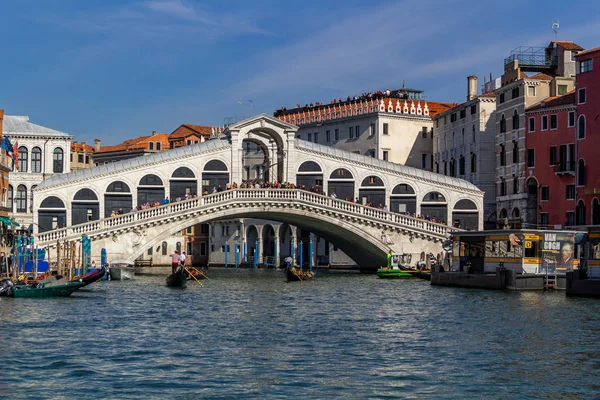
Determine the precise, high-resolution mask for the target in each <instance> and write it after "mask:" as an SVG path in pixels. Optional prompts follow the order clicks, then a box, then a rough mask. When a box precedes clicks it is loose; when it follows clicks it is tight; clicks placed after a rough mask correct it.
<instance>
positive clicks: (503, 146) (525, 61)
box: [494, 41, 583, 228]
mask: <svg viewBox="0 0 600 400" xmlns="http://www.w3.org/2000/svg"><path fill="white" fill-rule="evenodd" d="M581 50H583V49H582V48H581V47H580V46H578V45H576V44H575V43H573V42H565V41H560V42H558V41H554V42H551V43H550V44H549V45H548V46H547V47H546V48H532V47H527V48H518V49H516V50H514V51H513V52H512V53H511V55H510V56H509V57H507V58H505V59H504V74H503V75H502V78H501V85H502V86H501V87H500V88H498V89H496V90H495V92H494V93H495V94H496V167H497V169H496V185H497V188H496V210H497V213H498V214H497V220H498V225H499V226H500V227H512V228H518V227H529V226H531V227H535V226H536V225H537V223H538V221H537V196H536V195H533V194H532V195H529V193H528V192H527V191H526V190H525V182H526V180H527V173H528V171H527V168H526V164H525V149H526V127H525V123H526V121H525V109H526V108H528V107H530V106H532V105H533V104H535V103H538V102H540V101H542V100H544V99H546V98H547V97H549V96H553V95H562V94H565V93H567V92H569V91H570V90H572V89H573V87H574V85H575V54H576V53H577V52H578V51H581ZM526 72H537V73H535V74H534V75H531V76H527V74H526Z"/></svg>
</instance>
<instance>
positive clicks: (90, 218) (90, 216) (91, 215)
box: [87, 208, 94, 222]
mask: <svg viewBox="0 0 600 400" xmlns="http://www.w3.org/2000/svg"><path fill="white" fill-rule="evenodd" d="M93 220H94V210H92V209H91V208H88V209H87V221H88V222H89V221H93Z"/></svg>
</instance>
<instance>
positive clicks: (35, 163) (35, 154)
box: [31, 147, 42, 172]
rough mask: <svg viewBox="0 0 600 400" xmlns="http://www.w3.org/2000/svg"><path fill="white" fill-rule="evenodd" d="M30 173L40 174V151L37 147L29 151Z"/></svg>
mask: <svg viewBox="0 0 600 400" xmlns="http://www.w3.org/2000/svg"><path fill="white" fill-rule="evenodd" d="M31 172H42V150H41V149H40V148H39V147H34V148H33V150H31Z"/></svg>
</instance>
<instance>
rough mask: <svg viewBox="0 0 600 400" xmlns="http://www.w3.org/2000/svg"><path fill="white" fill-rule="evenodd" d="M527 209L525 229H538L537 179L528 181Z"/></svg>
mask: <svg viewBox="0 0 600 400" xmlns="http://www.w3.org/2000/svg"><path fill="white" fill-rule="evenodd" d="M526 186H527V208H526V210H525V223H526V225H525V227H526V228H537V226H538V213H539V210H538V205H539V202H538V186H539V185H538V181H537V179H535V178H529V179H528V180H527V184H526Z"/></svg>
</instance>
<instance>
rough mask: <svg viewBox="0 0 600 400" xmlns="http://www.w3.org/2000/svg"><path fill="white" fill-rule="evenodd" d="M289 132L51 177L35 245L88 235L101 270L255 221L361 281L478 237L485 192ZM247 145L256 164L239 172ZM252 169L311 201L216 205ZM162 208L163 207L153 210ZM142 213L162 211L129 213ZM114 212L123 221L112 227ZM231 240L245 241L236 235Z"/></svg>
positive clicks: (261, 132) (242, 198)
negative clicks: (321, 251)
mask: <svg viewBox="0 0 600 400" xmlns="http://www.w3.org/2000/svg"><path fill="white" fill-rule="evenodd" d="M297 129H298V128H297V127H296V126H294V125H290V124H287V123H285V122H283V121H280V120H277V119H274V118H272V117H270V116H267V115H264V114H263V115H259V116H257V117H254V118H251V119H248V120H245V121H241V122H239V123H237V124H235V125H231V126H229V127H228V128H227V129H226V130H225V131H224V136H223V137H222V138H220V139H213V140H209V141H206V142H204V143H200V144H193V145H189V146H185V147H180V148H177V149H173V150H168V151H164V152H159V153H156V154H153V155H150V156H145V157H138V158H132V159H129V160H124V161H121V162H117V163H112V164H106V165H102V166H98V167H95V168H91V169H86V170H79V171H75V172H71V173H68V174H62V175H54V176H52V177H51V178H49V179H48V180H46V181H44V182H42V183H41V184H39V185H38V187H37V188H36V189H35V191H34V200H33V201H34V204H33V206H34V210H36V211H35V215H34V222H35V223H34V226H35V227H36V228H37V229H36V230H37V231H36V235H35V236H36V240H37V242H36V243H37V244H38V245H40V246H49V247H53V246H56V243H57V241H59V240H80V239H81V235H83V234H86V235H87V236H88V237H90V238H91V239H92V243H93V246H92V257H94V258H99V253H100V249H102V248H106V249H107V253H108V254H109V258H110V259H117V258H119V259H125V260H129V261H133V260H134V259H136V258H137V257H139V256H140V255H142V254H143V253H144V252H145V251H146V249H148V248H151V247H155V246H157V245H160V243H161V242H162V241H163V239H164V238H165V237H167V236H171V235H173V234H175V233H177V232H180V231H182V230H183V229H185V228H187V227H190V226H192V225H196V224H199V223H208V222H211V221H222V220H232V219H237V218H261V219H266V220H271V221H279V222H282V223H285V224H289V225H290V226H297V227H300V228H302V229H304V230H307V231H310V232H312V233H314V234H316V235H318V236H319V237H322V238H324V239H326V240H328V241H329V242H331V243H333V244H335V246H337V247H338V248H339V249H341V250H342V251H344V252H345V253H346V254H347V255H348V256H350V257H351V258H352V259H353V260H354V261H355V262H356V263H357V264H358V265H360V266H361V267H362V268H365V269H370V268H376V267H379V266H380V265H383V264H384V263H385V259H386V253H387V252H388V251H390V250H391V251H392V252H405V253H412V254H413V255H418V254H421V253H422V252H425V253H429V252H434V253H437V252H439V251H440V249H441V243H442V242H443V240H444V239H445V238H446V237H447V236H448V234H449V232H450V231H451V230H452V229H454V228H452V225H454V224H456V223H458V224H459V225H460V227H461V228H467V229H481V227H482V224H483V215H482V210H483V192H481V191H480V190H479V189H478V188H477V187H476V186H474V185H473V184H471V183H469V182H467V181H464V180H461V179H457V178H452V177H447V176H444V175H439V174H435V173H433V172H430V171H425V170H420V169H416V168H412V167H406V166H402V165H398V164H393V163H389V162H387V161H383V160H378V159H375V158H372V157H367V156H362V155H358V154H354V153H349V152H346V151H342V150H339V149H336V148H333V147H328V146H324V145H319V144H315V143H311V142H306V141H302V140H299V139H297V138H296V137H295V133H296V130H297ZM250 145H252V149H256V150H257V151H258V152H259V153H260V156H261V160H262V162H261V163H259V164H256V163H255V164H252V163H249V162H248V160H250V159H252V158H253V157H252V154H249V149H250ZM254 158H256V157H254ZM257 166H258V169H257V172H258V174H259V175H258V176H259V178H263V179H264V180H265V181H267V180H268V181H271V182H289V183H294V184H295V185H296V187H298V186H300V185H304V186H305V187H306V188H307V189H311V188H313V187H314V188H315V189H318V193H314V192H311V191H308V190H301V189H257V188H253V189H250V188H244V189H232V190H223V191H218V192H216V193H214V194H213V190H214V189H213V188H218V187H219V186H221V188H225V186H226V184H227V183H228V182H230V183H233V182H235V183H237V184H238V185H239V184H240V183H241V182H243V181H245V180H246V179H247V178H248V177H251V176H252V171H251V169H253V168H256V167H257ZM205 191H207V192H208V193H209V194H208V195H202V192H205ZM322 193H324V194H322ZM332 193H335V194H336V196H335V198H334V197H333V196H331V194H332ZM186 194H187V195H188V196H187V197H188V198H189V199H187V200H185V198H186ZM325 194H327V195H325ZM165 198H169V199H171V202H170V203H168V204H162V202H163V199H165ZM179 198H180V199H182V200H181V201H175V199H179ZM351 199H355V200H354V202H351V201H348V200H351ZM147 202H149V203H155V202H159V203H161V205H160V206H158V207H150V208H148V209H143V210H140V211H134V212H129V211H130V210H131V209H132V208H134V207H135V206H137V205H140V204H144V203H147ZM367 203H371V204H372V205H373V206H367V205H364V204H367ZM380 204H381V205H382V207H383V208H378V206H379V205H380ZM386 208H389V209H390V211H387V210H386ZM118 209H122V210H124V211H125V212H124V213H123V214H121V215H117V216H112V217H111V212H112V211H114V210H118ZM413 215H415V216H413ZM419 215H421V216H423V217H428V218H427V219H424V218H419V217H418V216H419ZM434 221H435V222H434ZM440 222H442V223H440ZM236 237H238V238H241V240H242V241H243V240H244V239H245V234H244V232H239V233H237V234H236ZM231 246H232V248H233V246H234V244H233V243H231ZM277 253H279V251H277ZM276 256H277V257H276V258H278V256H279V254H276Z"/></svg>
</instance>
